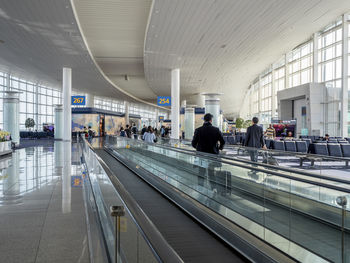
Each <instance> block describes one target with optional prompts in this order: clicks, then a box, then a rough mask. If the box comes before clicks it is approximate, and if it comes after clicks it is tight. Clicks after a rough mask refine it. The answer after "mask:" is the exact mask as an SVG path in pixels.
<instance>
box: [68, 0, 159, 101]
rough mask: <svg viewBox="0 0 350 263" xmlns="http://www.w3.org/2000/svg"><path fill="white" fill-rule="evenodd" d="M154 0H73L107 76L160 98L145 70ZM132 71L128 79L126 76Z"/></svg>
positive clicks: (144, 96) (148, 96) (134, 91)
mask: <svg viewBox="0 0 350 263" xmlns="http://www.w3.org/2000/svg"><path fill="white" fill-rule="evenodd" d="M151 3H152V1H151V0H128V1H125V0H99V1H96V0H73V4H74V6H75V9H76V13H77V18H78V19H79V22H80V25H81V29H82V32H83V34H84V37H85V39H86V41H87V43H88V46H89V49H90V51H91V54H92V55H93V57H94V58H95V60H96V62H97V63H98V65H99V66H100V67H101V69H102V71H103V72H104V73H105V74H106V76H107V77H108V78H109V79H110V80H111V81H113V83H115V84H116V85H118V86H119V87H120V88H122V89H123V90H125V91H127V92H128V93H131V94H133V95H134V96H136V97H139V98H142V99H146V100H151V101H153V102H154V103H155V102H156V94H155V93H154V92H153V91H152V90H151V89H150V88H149V87H148V85H147V82H146V81H145V77H144V70H143V46H144V38H145V32H146V25H147V20H148V16H149V12H150V7H151ZM125 75H128V78H127V79H128V80H127V81H126V80H125Z"/></svg>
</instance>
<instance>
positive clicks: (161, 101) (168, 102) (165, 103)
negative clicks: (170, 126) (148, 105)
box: [157, 96, 171, 106]
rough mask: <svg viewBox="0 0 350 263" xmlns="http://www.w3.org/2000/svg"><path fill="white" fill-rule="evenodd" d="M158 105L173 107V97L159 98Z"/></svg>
mask: <svg viewBox="0 0 350 263" xmlns="http://www.w3.org/2000/svg"><path fill="white" fill-rule="evenodd" d="M157 104H158V106H171V97H169V96H167V97H164V96H158V97H157Z"/></svg>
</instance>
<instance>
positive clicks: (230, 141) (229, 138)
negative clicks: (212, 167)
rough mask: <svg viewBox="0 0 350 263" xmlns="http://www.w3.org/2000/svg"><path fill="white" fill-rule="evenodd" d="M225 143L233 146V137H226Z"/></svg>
mask: <svg viewBox="0 0 350 263" xmlns="http://www.w3.org/2000/svg"><path fill="white" fill-rule="evenodd" d="M227 142H228V144H231V145H232V144H235V137H233V136H228V137H227Z"/></svg>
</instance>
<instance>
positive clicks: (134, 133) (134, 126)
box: [131, 123, 138, 140]
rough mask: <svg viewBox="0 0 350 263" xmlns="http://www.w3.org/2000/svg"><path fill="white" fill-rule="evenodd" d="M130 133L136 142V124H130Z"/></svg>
mask: <svg viewBox="0 0 350 263" xmlns="http://www.w3.org/2000/svg"><path fill="white" fill-rule="evenodd" d="M131 132H132V134H133V135H134V139H135V140H137V137H138V135H137V132H138V131H137V127H136V124H135V123H133V124H132V127H131Z"/></svg>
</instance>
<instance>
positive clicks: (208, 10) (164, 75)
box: [144, 0, 350, 116]
mask: <svg viewBox="0 0 350 263" xmlns="http://www.w3.org/2000/svg"><path fill="white" fill-rule="evenodd" d="M336 3H337V4H336V5H335V3H334V1H329V0H296V1H274V0H266V1H246V0H235V1H232V0H220V1H214V0H191V1H187V0H175V1H174V0H155V2H154V5H153V9H152V11H151V12H152V13H151V18H150V21H149V26H148V30H147V34H146V41H145V48H144V67H145V75H146V79H147V82H148V83H149V85H150V88H151V89H152V90H153V91H154V92H155V93H156V94H158V95H169V94H170V69H172V68H180V72H181V73H180V75H181V81H180V83H181V96H182V97H183V98H190V97H193V94H198V93H200V92H222V93H224V96H222V102H221V103H222V109H223V110H224V113H225V115H230V116H232V115H236V114H237V113H238V111H239V109H240V107H241V103H242V101H243V98H244V94H245V91H246V90H247V88H248V86H249V85H250V83H251V82H252V81H253V80H254V78H256V77H257V75H258V74H259V73H261V72H262V71H263V70H265V69H266V68H267V67H268V66H269V65H270V64H271V63H273V62H275V61H277V60H278V59H279V58H280V57H281V56H282V54H284V53H285V52H287V51H289V50H291V49H293V47H294V46H296V45H298V44H300V43H302V42H303V41H306V40H307V39H308V38H309V37H310V36H311V35H312V34H313V33H314V32H317V31H318V30H320V29H321V28H322V27H324V26H326V25H327V24H328V23H330V22H331V21H332V20H334V19H336V18H337V17H338V16H340V15H341V14H342V13H344V12H345V11H347V10H349V9H350V1H348V0H341V1H336Z"/></svg>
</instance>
